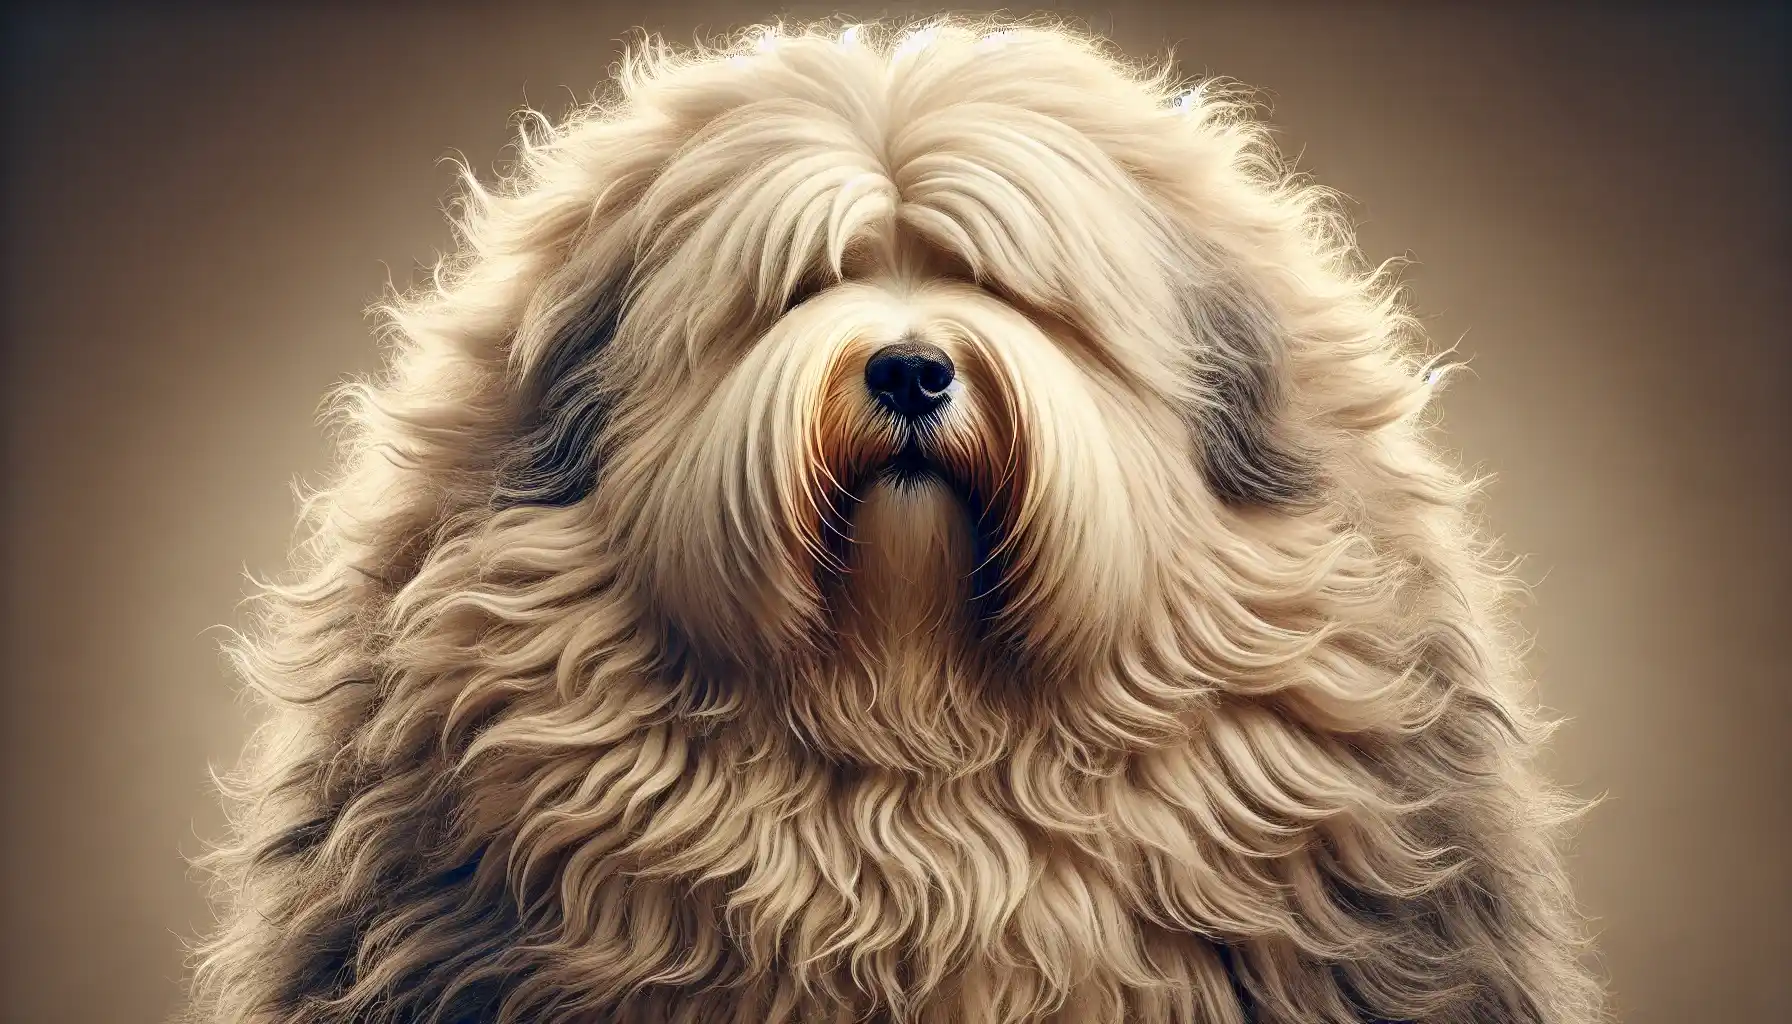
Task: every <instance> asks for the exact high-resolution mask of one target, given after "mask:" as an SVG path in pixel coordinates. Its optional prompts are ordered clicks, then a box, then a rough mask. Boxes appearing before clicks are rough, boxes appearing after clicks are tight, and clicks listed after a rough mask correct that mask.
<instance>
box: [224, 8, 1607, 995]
mask: <svg viewBox="0 0 1792 1024" xmlns="http://www.w3.org/2000/svg"><path fill="white" fill-rule="evenodd" d="M621 79H622V80H621V87H620V89H619V90H618V92H617V95H616V96H615V97H613V98H612V99H610V100H608V101H606V102H605V103H602V104H595V105H593V106H591V107H590V108H587V109H584V110H581V111H579V112H577V113H576V114H575V115H573V116H572V117H570V118H569V119H568V120H567V121H566V122H565V123H563V124H560V125H548V126H546V129H545V130H543V131H529V132H525V134H524V138H523V140H522V151H523V152H522V160H521V163H520V166H519V168H518V170H517V172H516V173H515V174H514V175H512V176H511V177H510V178H508V179H507V180H506V181H505V182H503V183H502V184H501V186H500V187H497V188H486V187H483V186H481V185H479V184H478V183H477V182H473V181H470V182H469V189H468V194H467V203H466V206H465V208H464V210H463V211H462V212H461V215H460V217H459V220H458V227H459V228H460V231H461V239H462V242H463V245H462V248H461V252H460V253H459V255H458V256H457V257H456V258H455V259H453V260H451V261H449V262H448V263H447V264H445V266H444V267H443V268H442V270H441V271H440V272H439V273H438V275H437V277H436V279H435V280H434V281H432V282H431V285H430V286H429V287H427V288H423V289H420V290H418V291H417V292H414V293H412V294H409V295H406V296H402V297H400V298H398V299H395V300H394V302H392V303H391V304H390V307H389V309H388V313H389V319H390V326H391V328H392V331H391V334H392V337H393V340H394V341H395V343H396V351H395V357H394V362H393V364H392V367H391V369H390V371H389V372H388V373H387V374H386V375H385V376H384V377H383V378H381V379H380V380H379V381H376V382H374V383H371V384H368V385H365V386H361V387H358V388H355V389H351V390H350V391H349V392H348V393H347V395H346V397H347V400H348V403H347V407H348V409H349V411H350V412H351V414H352V420H351V430H350V431H349V432H348V437H347V441H346V446H345V449H344V451H343V464H342V467H341V475H340V477H339V479H338V480H337V481H336V482H335V484H334V485H333V486H332V487H331V488H330V489H329V490H327V491H325V492H324V493H322V494H321V495H320V496H319V499H318V500H317V502H316V503H315V504H314V506H313V507H312V511H313V513H314V516H315V518H314V520H313V521H314V523H315V525H316V532H315V535H314V538H313V540H312V541H311V542H310V543H309V544H308V546H307V548H306V549H305V551H304V552H302V554H303V555H304V558H303V559H302V561H301V565H300V568H301V570H302V575H301V576H300V577H299V578H298V579H297V580H296V581H295V582H293V583H291V584H289V585H281V586H271V587H270V588H269V589H268V591H267V593H266V598H267V600H266V604H265V607H264V610H263V612H262V615H261V618H260V620H259V623H258V625H259V628H258V629H257V630H256V631H254V632H253V633H252V634H251V635H250V636H249V637H248V638H247V639H246V640H245V642H244V643H243V644H242V645H241V647H240V648H239V649H238V651H237V653H238V655H239V661H240V664H241V668H242V671H243V674H244V676H245V678H246V679H247V680H248V682H249V683H250V685H251V686H252V687H254V688H255V689H257V690H258V691H259V692H261V693H263V694H264V695H266V696H268V698H269V700H270V706H271V707H272V709H273V711H274V716H273V718H272V720H271V722H270V724H269V725H268V727H267V728H266V729H265V730H264V732H263V733H262V734H261V738H260V741H259V742H258V743H257V745H256V746H255V748H254V750H253V756H252V757H251V758H250V759H249V760H248V761H247V762H246V765H245V768H244V772H243V774H242V776H241V778H240V780H239V782H238V783H237V785H238V786H239V787H240V788H239V789H237V790H234V791H233V792H234V793H235V795H237V796H240V797H241V798H242V808H243V810H242V813H241V815H240V816H239V819H238V821H237V822H236V826H235V832H234V834H233V837H232V840H231V842H230V843H228V844H226V845H225V846H224V847H222V848H221V849H220V850H219V851H218V853H217V854H216V855H215V856H214V857H213V858H211V861H210V863H211V865H212V866H213V867H214V869H215V870H217V871H218V873H219V875H220V877H221V878H222V879H223V880H224V882H225V883H226V884H227V885H228V886H229V887H230V893H229V895H230V906H229V909H230V916H229V917H228V918H227V919H226V922H225V924H224V926H223V927H222V928H221V930H220V932H219V933H218V934H217V935H216V936H215V937H214V938H213V939H212V940H211V941H210V942H209V943H208V944H207V945H206V946H205V947H204V948H203V949H202V951H201V959H200V964H199V972H198V976H197V979H196V985H195V993H196V999H195V1003H194V1010H193V1013H192V1017H193V1020H194V1021H195V1024H197V1022H198V1021H202V1020H203V1021H223V1020H231V1021H248V1022H268V1024H272V1022H276V1021H278V1022H282V1024H324V1022H335V1021H344V1022H346V1021H356V1022H365V1024H397V1022H401V1021H402V1022H421V1021H442V1022H473V1021H494V1022H503V1024H510V1022H520V1021H544V1022H565V1024H573V1022H598V1021H606V1022H607V1021H642V1022H648V1021H693V1022H695V1021H721V1020H731V1021H739V1022H749V1021H751V1022H760V1021H797V1020H800V1021H812V1020H839V1021H846V1020H885V1021H917V1022H936V1021H939V1022H948V1021H949V1022H953V1024H998V1022H1000V1024H1007V1022H1021V1021H1048V1020H1049V1021H1062V1022H1081V1021H1119V1020H1123V1019H1124V1020H1129V1021H1131V1020H1136V1021H1183V1022H1188V1024H1197V1022H1200V1024H1220V1022H1224V1024H1240V1022H1243V1021H1247V1020H1249V1021H1259V1022H1270V1021H1285V1022H1295V1021H1299V1022H1334V1024H1354V1022H1358V1021H1368V1020H1412V1021H1435V1022H1449V1024H1467V1022H1470V1021H1477V1022H1479V1021H1495V1022H1519V1021H1531V1022H1550V1024H1556V1022H1561V1024H1583V1022H1590V1021H1593V1020H1595V1019H1597V1016H1598V1014H1599V1003H1600V998H1599V992H1598V988H1597V985H1596V984H1595V983H1594V982H1593V981H1592V980H1591V978H1590V976H1589V975H1588V973H1587V972H1586V971H1585V970H1584V969H1583V968H1582V966H1581V965H1580V963H1579V961H1578V959H1577V956H1578V953H1579V945H1580V941H1581V939H1580V935H1581V933H1580V924H1579V921H1578V919H1577V917H1576V916H1575V913H1574V911H1573V909H1572V900H1571V899H1570V897H1569V895H1568V891H1567V884H1566V881H1565V879H1564V876H1563V872H1562V869H1561V864H1560V859H1559V855H1558V853H1557V848H1556V841H1557V835H1558V833H1557V828H1558V826H1559V825H1560V824H1561V823H1562V822H1563V821H1564V820H1566V818H1567V817H1568V815H1569V813H1570V811H1571V810H1572V806H1571V804H1570V803H1569V802H1568V801H1566V800H1565V799H1563V798H1561V797H1559V796H1558V795H1556V794H1555V793H1554V792H1553V791H1552V790H1551V789H1550V788H1549V787H1548V785H1547V784H1546V783H1545V782H1544V780H1543V779H1542V778H1541V777H1540V776H1539V775H1538V774H1537V773H1536V772H1535V770H1534V769H1533V768H1532V767H1531V760H1530V758H1531V755H1532V753H1533V752H1534V749H1535V747H1536V745H1537V743H1539V742H1540V741H1541V738H1542V735H1543V733H1544V732H1545V731H1546V730H1545V726H1544V724H1543V723H1541V722H1540V721H1539V720H1538V719H1537V718H1536V717H1535V716H1534V714H1533V712H1532V711H1531V709H1530V708H1529V707H1528V706H1527V705H1526V704H1525V703H1524V702H1523V700H1522V699H1521V697H1522V693H1521V685H1520V684H1521V682H1522V673H1521V672H1520V666H1519V664H1518V661H1517V659H1516V657H1515V643H1514V639H1513V637H1512V636H1511V635H1510V630H1509V627H1508V620H1507V619H1506V616H1505V600H1506V597H1505V583H1506V581H1505V578H1504V576H1503V574H1502V572H1501V571H1500V567H1499V566H1498V564H1497V563H1495V562H1494V561H1493V560H1492V559H1491V556H1490V549H1489V547H1488V545H1487V544H1486V543H1485V541H1484V540H1483V539H1482V538H1481V536H1480V534H1479V532H1478V526H1477V524H1476V523H1475V522H1474V519H1473V517H1472V515H1471V510H1470V505H1469V503H1470V501H1471V500H1472V499H1473V497H1474V494H1475V489H1474V486H1473V484H1472V483H1471V482H1468V481H1464V480H1462V479H1461V478H1460V477H1459V476H1458V475H1457V474H1456V473H1455V471H1454V470H1453V469H1451V468H1450V467H1449V466H1448V465H1446V463H1445V461H1444V459H1443V458H1442V457H1441V456H1440V455H1439V454H1438V453H1437V452H1436V451H1435V450H1434V448H1433V447H1432V444H1431V442H1430V441H1429V440H1428V439H1427V437H1426V435H1425V433H1424V431H1423V429H1422V426H1423V425H1422V424H1421V423H1420V422H1419V417H1420V414H1421V412H1422V410H1423V409H1424V408H1425V406H1426V404H1427V402H1428V400H1429V398H1430V396H1431V394H1432V393H1433V391H1434V390H1435V387H1436V386H1437V382H1438V377H1437V375H1436V374H1435V373H1433V372H1431V364H1430V363H1428V362H1426V361H1425V360H1424V359H1423V357H1422V356H1421V355H1420V353H1419V352H1418V344H1417V342H1418V339H1417V337H1416V335H1415V333H1414V332H1413V331H1412V330H1411V324H1410V321H1409V319H1408V318H1407V316H1406V315H1405V314H1404V313H1403V312H1402V310H1401V309H1400V307H1399V305H1398V303H1397V301H1396V298H1395V296H1394V293H1393V291H1392V289H1391V287H1390V285H1389V283H1388V282H1387V281H1386V280H1385V279H1384V277H1383V276H1382V275H1380V274H1379V273H1378V272H1374V271H1370V270H1368V269H1365V268H1364V267H1362V266H1361V264H1360V262H1359V260H1358V259H1357V256H1356V253H1355V250H1354V248H1353V247H1352V245H1351V242H1350V239H1349V235H1348V233H1347V232H1346V231H1345V230H1344V229H1343V227H1342V225H1341V224H1340V222H1339V221H1338V219H1337V217H1336V215H1335V213H1334V212H1333V210H1332V207H1331V206H1329V205H1328V203H1327V201H1326V196H1325V195H1324V194H1323V193H1322V192H1320V191H1318V190H1315V189H1312V188H1309V187H1305V186H1302V185H1301V184H1299V183H1298V182H1295V181H1293V180H1292V179H1291V178H1289V177H1288V176H1287V175H1286V174H1285V173H1284V170H1283V169H1282V168H1281V166H1280V165H1279V164H1278V163H1277V162H1276V161H1275V159H1274V155H1273V152H1272V151H1271V150H1270V149H1269V148H1268V147H1267V146H1266V145H1265V142H1264V137H1263V133H1262V131H1261V129H1260V128H1258V127H1257V126H1255V125H1254V124H1253V123H1252V122H1250V121H1249V120H1248V119H1246V118H1245V117H1244V116H1243V115H1244V113H1245V108H1244V107H1242V106H1240V105H1239V104H1237V103H1235V102H1233V101H1232V100H1231V99H1229V98H1228V97H1227V95H1226V93H1225V92H1224V91H1223V90H1217V89H1212V90H1207V91H1193V92H1189V91H1185V90H1183V89H1182V87H1181V84H1180V83H1178V82H1177V81H1176V80H1175V79H1174V78H1173V77H1172V76H1171V74H1170V72H1169V71H1168V70H1167V69H1159V70H1153V69H1148V68H1144V67H1141V66H1137V65H1133V64H1130V63H1127V62H1124V61H1122V60H1120V59H1119V58H1118V57H1117V56H1116V55H1115V54H1113V53H1112V52H1111V51H1110V50H1109V49H1108V48H1106V47H1105V46H1104V45H1103V44H1100V43H1099V42H1097V41H1094V40H1091V39H1089V38H1087V37H1085V36H1083V35H1081V34H1078V33H1076V32H1072V31H1068V30H1065V29H1062V28H1058V27H1049V26H1044V25H1020V26H1001V25H993V24H988V25H986V24H976V23H970V22H965V21H960V20H951V19H948V20H945V21H940V22H936V23H931V24H930V25H928V26H927V27H926V28H925V29H924V30H923V31H919V32H911V33H906V34H905V33H899V32H895V31H889V30H884V29H881V28H879V27H877V26H867V27H863V28H860V29H855V30H853V31H851V32H847V33H844V34H843V33H841V32H840V31H839V26H823V27H817V28H806V29H799V30H788V29H787V30H785V31H782V32H777V33H764V34H753V35H748V36H743V37H742V38H741V39H740V40H739V41H738V45H731V46H729V47H726V48H722V49H708V50H697V51H692V52H680V51H674V50H672V49H670V48H667V47H665V46H663V45H660V44H657V43H651V44H648V45H645V46H643V47H639V48H637V49H636V50H634V51H632V52H631V55H630V58H629V60H628V61H626V62H625V65H624V67H623V70H622V75H621ZM898 342H904V343H912V344H923V343H924V344H926V345H929V346H932V347H933V350H937V351H938V352H939V353H941V354H942V355H943V356H944V357H946V358H948V359H949V360H950V361H951V363H952V365H953V367H954V377H953V379H952V383H951V390H950V391H949V393H948V394H947V397H946V399H945V400H944V401H943V403H942V404H941V405H940V406H939V407H938V408H937V409H936V410H935V411H934V412H932V413H930V414H929V416H928V418H927V419H926V421H925V422H924V423H919V424H917V423H910V422H905V421H903V420H902V419H901V418H899V417H897V416H894V415H892V414H891V413H890V412H889V411H888V410H886V409H884V408H883V407H882V406H880V405H879V404H878V402H877V401H876V400H874V398H873V396H872V395H871V394H870V393H869V391H868V390H867V384H866V372H865V370H866V367H867V365H868V363H869V361H870V360H871V358H872V357H873V355H874V354H875V353H877V352H878V351H880V350H881V349H882V348H883V347H884V346H887V345H891V344H894V343H898ZM903 460H908V461H903ZM899 465H900V466H905V467H910V469H912V467H913V466H915V465H920V466H922V467H924V471H920V470H917V471H914V472H913V473H911V472H910V469H905V470H903V472H902V473H898V472H896V470H895V469H894V468H893V467H897V466H899ZM904 474H908V475H904ZM916 474H918V475H916Z"/></svg>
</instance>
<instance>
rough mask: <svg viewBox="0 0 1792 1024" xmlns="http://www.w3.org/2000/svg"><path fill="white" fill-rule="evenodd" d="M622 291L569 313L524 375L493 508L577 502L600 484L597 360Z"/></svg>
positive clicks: (603, 402)
mask: <svg viewBox="0 0 1792 1024" xmlns="http://www.w3.org/2000/svg"><path fill="white" fill-rule="evenodd" d="M619 293H620V289H615V288H612V289H605V290H604V292H603V293H602V294H601V295H600V296H599V297H598V299H597V300H596V301H594V302H592V303H590V304H588V305H587V307H586V308H585V309H584V310H583V311H582V312H581V313H580V315H578V316H576V317H573V318H571V319H570V320H569V321H568V322H567V323H566V325H565V326H564V327H562V328H561V329H560V330H559V331H558V332H557V333H556V334H555V336H554V338H553V339H552V341H551V342H550V343H549V344H548V346H547V348H546V350H545V352H544V353H543V355H542V357H541V359H540V360H538V361H537V363H536V364H535V365H534V366H533V367H531V368H530V369H529V370H528V371H527V373H526V374H525V375H524V377H523V380H522V387H521V396H522V401H521V403H520V406H519V408H520V414H519V416H518V421H517V427H516V433H515V436H514V437H513V439H512V440H511V441H510V442H509V443H508V444H507V445H506V446H505V448H504V450H503V451H502V452H500V454H499V458H498V469H497V478H496V481H495V485H494V489H493V495H492V504H493V506H494V507H495V508H498V509H506V508H515V507H518V506H524V505H535V506H547V507H565V506H568V505H576V504H578V503H579V502H581V501H583V500H584V499H585V498H587V497H588V496H590V494H591V492H592V491H593V490H594V489H595V488H596V487H597V482H598V476H599V471H600V466H599V462H600V452H599V450H598V445H599V439H600V438H601V436H602V434H603V430H604V427H605V426H606V424H607V423H608V421H609V414H610V400H609V398H608V396H607V395H606V393H605V391H604V387H603V382H602V380H601V370H602V360H603V355H604V353H605V351H606V350H607V349H608V348H609V346H610V342H611V340H612V339H613V338H614V337H615V335H616V330H617V326H618V324H619V323H620V321H621V318H622V303H621V299H620V295H619Z"/></svg>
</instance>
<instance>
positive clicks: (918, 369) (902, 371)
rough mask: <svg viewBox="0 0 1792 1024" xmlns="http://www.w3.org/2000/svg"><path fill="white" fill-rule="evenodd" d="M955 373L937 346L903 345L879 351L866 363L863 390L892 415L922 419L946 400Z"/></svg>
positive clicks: (924, 344) (920, 342)
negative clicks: (866, 389) (868, 391)
mask: <svg viewBox="0 0 1792 1024" xmlns="http://www.w3.org/2000/svg"><path fill="white" fill-rule="evenodd" d="M954 373H955V369H954V367H953V366H952V357H951V356H948V355H946V353H945V352H944V351H942V350H941V349H940V347H939V346H937V345H929V344H927V343H926V342H924V341H905V342H901V343H899V344H895V345H890V346H887V347H885V348H881V349H878V350H877V351H876V352H875V353H873V354H872V356H871V359H870V360H869V361H867V362H866V363H865V386H866V387H867V388H869V389H870V390H871V393H872V394H873V395H876V396H877V398H878V400H879V401H881V402H883V403H884V405H885V406H887V407H888V408H889V409H890V410H891V411H893V412H895V413H897V414H899V415H902V416H922V415H925V414H927V413H929V412H932V411H933V410H934V409H937V408H938V407H939V406H940V403H942V402H944V401H945V400H946V388H948V387H949V386H951V384H952V377H953V375H954Z"/></svg>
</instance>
